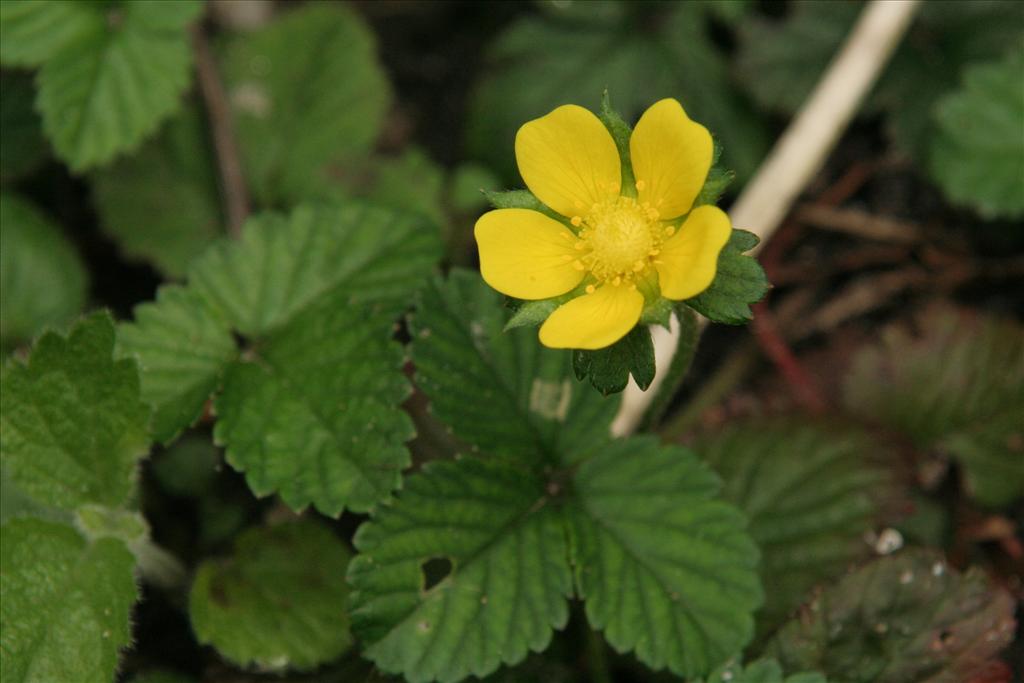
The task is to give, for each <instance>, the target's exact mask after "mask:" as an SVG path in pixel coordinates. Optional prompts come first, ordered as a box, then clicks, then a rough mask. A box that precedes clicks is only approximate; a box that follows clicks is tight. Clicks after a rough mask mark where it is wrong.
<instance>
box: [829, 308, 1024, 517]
mask: <svg viewBox="0 0 1024 683" xmlns="http://www.w3.org/2000/svg"><path fill="white" fill-rule="evenodd" d="M915 329H916V330H919V332H915V331H914V330H915ZM844 396H845V401H846V404H847V406H848V407H849V409H850V410H851V411H853V412H855V413H856V414H858V415H860V416H862V417H864V418H866V419H869V420H872V421H875V422H878V423H881V424H884V425H885V426H887V427H889V428H891V429H894V430H896V431H899V432H903V433H904V434H906V435H907V436H909V437H910V438H911V440H912V442H913V443H914V444H915V445H916V446H917V447H918V448H919V449H921V450H922V451H925V452H928V451H937V452H939V453H947V454H949V455H952V456H953V457H954V458H957V459H959V460H960V462H961V464H962V465H963V466H964V468H965V470H966V475H967V489H968V491H969V492H971V494H972V495H973V496H974V497H976V498H977V499H978V500H979V501H980V502H982V503H983V504H985V505H991V506H1000V505H1005V504H1008V503H1010V502H1011V501H1013V500H1014V499H1015V498H1018V497H1021V496H1024V458H1022V452H1024V444H1022V436H1024V435H1022V426H1021V421H1020V419H1019V418H1020V415H1021V414H1024V330H1022V329H1021V327H1020V325H1018V324H1017V323H1015V322H1013V321H1010V320H1000V319H996V318H979V317H977V316H968V315H966V314H962V313H958V312H957V311H955V310H951V309H947V308H943V307H940V306H934V307H931V308H928V309H925V310H924V311H922V312H921V313H920V315H919V316H918V320H917V324H916V325H915V326H914V327H913V328H909V329H907V328H904V327H902V326H893V327H890V328H888V329H887V330H885V332H884V333H883V335H882V342H881V343H880V344H879V345H877V346H874V347H869V348H868V349H865V350H864V351H862V352H861V353H860V354H859V355H858V356H857V357H856V358H855V360H854V364H853V367H852V369H851V371H850V374H849V375H848V377H847V380H846V383H845V386H844Z"/></svg>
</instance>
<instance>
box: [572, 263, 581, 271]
mask: <svg viewBox="0 0 1024 683" xmlns="http://www.w3.org/2000/svg"><path fill="white" fill-rule="evenodd" d="M572 267H573V268H575V269H576V270H583V263H582V262H581V261H573V262H572Z"/></svg>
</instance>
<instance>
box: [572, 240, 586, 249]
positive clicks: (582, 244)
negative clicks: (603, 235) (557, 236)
mask: <svg viewBox="0 0 1024 683" xmlns="http://www.w3.org/2000/svg"><path fill="white" fill-rule="evenodd" d="M572 248H573V249H575V250H576V251H583V250H584V249H586V248H587V244H586V242H584V241H583V240H580V241H578V242H576V244H574V245H572Z"/></svg>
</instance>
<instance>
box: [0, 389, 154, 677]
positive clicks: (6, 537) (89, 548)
mask: <svg viewBox="0 0 1024 683" xmlns="http://www.w3.org/2000/svg"><path fill="white" fill-rule="evenodd" d="M5 402H6V401H5ZM2 533H3V544H2V546H0V548H2V549H0V556H2V560H0V574H2V576H3V581H2V582H0V623H2V624H3V629H2V630H0V646H2V649H3V653H4V665H3V668H4V680H5V681H7V680H10V681H40V682H42V681H89V682H90V683H91V682H93V681H96V682H99V681H110V680H113V679H114V677H115V675H116V672H117V664H118V657H119V650H120V649H121V648H122V647H124V646H125V645H127V644H128V641H129V637H130V629H129V622H128V617H129V612H130V610H131V607H132V604H133V603H134V602H135V600H136V597H137V590H136V588H135V580H134V577H133V576H132V571H133V568H134V566H135V561H134V559H133V557H132V555H131V553H129V552H128V550H127V549H125V547H124V544H122V543H121V542H120V541H116V540H114V539H104V540H100V541H97V542H95V543H92V544H89V543H87V542H86V541H85V539H83V538H82V537H81V536H79V534H78V532H76V531H75V530H74V529H73V528H72V527H70V526H67V525H63V524H55V523H53V522H44V521H42V520H38V519H17V520H11V521H9V522H7V523H6V524H4V525H3V528H2Z"/></svg>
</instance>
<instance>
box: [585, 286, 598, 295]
mask: <svg viewBox="0 0 1024 683" xmlns="http://www.w3.org/2000/svg"><path fill="white" fill-rule="evenodd" d="M596 291H597V287H595V286H594V285H587V294H593V293H594V292H596Z"/></svg>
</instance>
